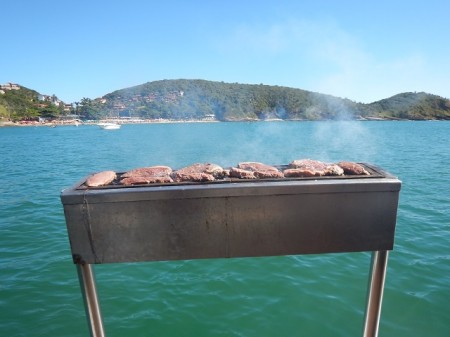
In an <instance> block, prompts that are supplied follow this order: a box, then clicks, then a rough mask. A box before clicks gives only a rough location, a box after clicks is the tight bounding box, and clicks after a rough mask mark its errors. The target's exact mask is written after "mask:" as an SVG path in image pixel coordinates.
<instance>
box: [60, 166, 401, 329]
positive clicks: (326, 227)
mask: <svg viewBox="0 0 450 337" xmlns="http://www.w3.org/2000/svg"><path fill="white" fill-rule="evenodd" d="M363 165H364V167H365V168H366V169H367V170H368V171H369V172H370V175H365V176H340V177H312V178H284V179H283V178H282V179H259V180H252V181H248V180H231V179H223V180H219V181H216V182H211V183H174V184H153V185H143V186H132V187H123V186H121V185H117V184H114V183H113V184H111V185H109V186H105V187H101V188H88V187H86V186H85V185H84V181H85V179H84V180H83V181H81V182H79V183H78V184H76V185H75V186H73V187H72V188H69V189H67V190H64V191H63V192H62V193H61V200H62V203H63V206H64V213H65V218H66V224H67V230H68V234H69V240H70V245H71V250H72V255H73V260H74V263H75V264H76V265H77V269H78V272H79V275H80V284H81V289H82V292H83V298H84V299H85V304H86V312H87V315H88V317H89V318H90V328H91V333H92V335H93V336H104V329H103V323H102V319H101V314H100V307H99V304H98V300H97V294H96V287H95V278H94V275H93V269H92V265H93V264H99V263H117V262H139V261H161V260H165V261H167V260H187V259H205V258H233V257H255V256H276V255H295V254H319V253H338V252H360V251H371V252H373V253H372V269H371V274H370V284H369V291H368V299H367V308H366V318H365V324H364V333H363V334H364V336H376V335H377V333H378V324H379V316H380V309H381V299H382V291H383V287H384V279H385V272H386V265H387V257H388V251H389V250H392V249H393V246H394V233H395V225H396V217H397V206H398V198H399V191H400V187H401V182H400V181H399V180H398V179H397V178H396V177H394V176H393V175H391V174H390V173H388V172H386V171H384V170H382V169H381V168H379V167H377V166H374V165H369V164H363Z"/></svg>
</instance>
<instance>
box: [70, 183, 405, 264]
mask: <svg viewBox="0 0 450 337" xmlns="http://www.w3.org/2000/svg"><path fill="white" fill-rule="evenodd" d="M369 185H370V184H368V185H362V184H356V185H355V186H356V187H355V188H351V186H350V185H349V184H346V185H345V188H339V185H336V186H333V187H332V188H330V187H327V188H325V189H324V188H320V186H318V188H317V191H316V193H315V192H314V191H312V190H311V189H314V186H312V185H311V184H309V185H308V186H307V188H306V189H305V188H301V186H298V187H296V186H291V187H286V188H287V189H288V190H289V193H286V194H285V193H282V192H283V189H279V188H277V189H276V191H277V192H278V193H273V194H267V189H261V191H264V193H258V191H257V189H256V190H250V189H247V190H244V191H243V192H242V193H235V192H233V193H227V191H226V189H224V190H223V191H220V190H215V191H214V192H212V193H210V195H208V193H205V192H202V193H199V194H198V196H195V195H193V196H189V197H188V198H184V197H183V195H184V194H186V193H184V194H183V193H180V194H178V197H177V193H174V194H173V195H172V197H171V198H165V197H164V198H161V199H158V198H157V197H155V195H154V194H152V193H151V192H149V195H148V198H146V197H145V193H144V194H140V197H139V198H138V200H134V199H133V198H132V199H130V201H123V200H127V198H126V197H124V195H123V193H126V191H125V190H124V191H122V192H120V195H121V198H119V199H121V200H122V201H120V202H114V198H113V197H111V196H109V197H107V198H104V200H106V201H104V202H103V201H102V199H99V198H97V199H96V198H93V199H92V200H93V201H94V202H92V203H91V202H90V200H89V195H85V196H84V199H83V200H84V202H83V204H76V203H74V202H73V198H69V199H70V200H71V203H68V204H64V200H63V204H64V209H65V215H66V224H67V228H68V233H69V239H70V243H71V249H72V253H73V255H74V256H75V260H76V261H75V262H77V261H82V262H85V263H111V262H137V261H158V260H178V259H183V260H184V259H199V258H228V257H250V256H275V255H294V254H316V253H334V252H356V251H376V250H391V249H393V245H394V232H395V224H396V215H397V205H398V196H399V189H400V188H399V186H400V183H399V181H398V180H395V181H392V183H389V182H387V183H386V182H383V184H381V185H378V186H382V187H381V188H379V187H377V188H374V187H373V186H369ZM296 189H297V190H296ZM245 191H251V192H252V193H245ZM114 193H117V192H114ZM66 194H67V195H69V197H70V192H69V193H66ZM221 194H222V195H221ZM63 199H64V198H63Z"/></svg>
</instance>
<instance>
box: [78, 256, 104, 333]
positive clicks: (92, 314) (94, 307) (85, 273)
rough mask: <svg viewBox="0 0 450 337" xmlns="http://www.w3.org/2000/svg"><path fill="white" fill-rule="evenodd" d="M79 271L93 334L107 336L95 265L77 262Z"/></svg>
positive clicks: (85, 306) (90, 328)
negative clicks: (101, 310)
mask: <svg viewBox="0 0 450 337" xmlns="http://www.w3.org/2000/svg"><path fill="white" fill-rule="evenodd" d="M77 271H78V278H79V280H80V287H81V292H82V295H83V300H84V308H85V310H86V316H87V319H88V325H89V330H90V333H91V336H92V337H105V331H104V329H103V320H102V314H101V312H100V303H99V302H98V296H97V287H96V286H95V277H94V270H93V266H92V265H91V264H77Z"/></svg>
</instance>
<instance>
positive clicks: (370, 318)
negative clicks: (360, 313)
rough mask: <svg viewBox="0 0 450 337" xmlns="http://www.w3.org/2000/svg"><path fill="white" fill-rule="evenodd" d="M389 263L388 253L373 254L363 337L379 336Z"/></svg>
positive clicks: (378, 252)
mask: <svg viewBox="0 0 450 337" xmlns="http://www.w3.org/2000/svg"><path fill="white" fill-rule="evenodd" d="M387 261H388V251H386V250H381V251H374V252H372V265H371V270H370V275H369V287H368V291H367V307H366V315H365V319H364V333H363V337H377V336H378V327H379V324H380V315H381V302H382V301H383V290H384V281H385V279H386V269H387Z"/></svg>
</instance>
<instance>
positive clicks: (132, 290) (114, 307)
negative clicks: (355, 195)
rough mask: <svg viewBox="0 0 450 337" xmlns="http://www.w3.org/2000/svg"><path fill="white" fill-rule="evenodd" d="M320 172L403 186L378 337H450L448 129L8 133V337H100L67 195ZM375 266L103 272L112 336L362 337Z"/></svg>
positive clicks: (146, 266)
mask: <svg viewBox="0 0 450 337" xmlns="http://www.w3.org/2000/svg"><path fill="white" fill-rule="evenodd" d="M302 158H311V159H317V160H322V161H327V162H337V161H341V160H349V161H356V162H367V163H372V164H375V165H378V166H380V167H382V168H383V169H385V170H387V171H388V172H390V173H392V174H393V175H395V176H396V177H398V178H399V179H400V180H401V181H402V189H401V192H400V202H399V209H398V219H397V226H396V233H395V245H394V249H393V250H392V251H391V252H390V254H389V263H388V269H387V277H386V284H385V290H384V298H383V305H382V311H381V321H380V327H379V336H383V337H412V336H414V337H420V336H423V337H429V336H433V337H447V336H450V122H444V121H442V122H432V121H420V122H419V121H329V122H324V121H321V122H305V121H301V122H300V121H298V122H297V121H295V122H294V121H292V122H286V121H284V122H281V121H279V122H278V121H271V122H232V123H155V124H135V125H132V124H129V125H123V126H122V127H121V129H119V130H101V129H100V128H98V127H97V126H95V125H80V126H78V127H76V126H58V127H56V128H50V127H34V126H30V127H1V128H0V172H2V177H1V183H0V336H5V337H6V336H8V337H12V336H15V337H19V336H27V337H29V336H46V337H49V336H52V337H55V336H65V337H69V336H71V337H81V336H89V330H88V325H87V319H86V315H85V311H84V306H83V301H82V297H81V292H80V287H79V282H78V276H77V272H76V267H75V265H74V264H73V262H72V257H71V251H70V244H69V240H68V235H67V230H66V224H65V218H64V213H63V208H62V204H61V201H60V193H61V191H62V190H63V189H66V188H69V187H71V186H73V185H74V184H75V183H76V182H78V181H80V180H81V179H82V178H84V177H86V176H87V175H89V174H91V173H93V172H98V171H102V170H115V171H118V172H123V171H127V170H130V169H133V168H137V167H144V166H150V165H168V166H171V167H173V168H181V167H184V166H187V165H190V164H193V163H201V162H203V163H204V162H210V163H216V164H219V165H221V166H224V167H230V166H233V165H236V164H237V163H239V162H242V161H259V162H263V163H266V164H287V163H289V162H290V161H292V160H294V159H302ZM370 260H371V253H370V252H360V253H338V254H324V255H319V254H317V255H299V256H279V257H259V258H237V259H210V260H208V259H206V260H189V261H170V262H167V261H163V262H143V263H124V264H101V265H95V266H94V270H95V277H96V280H97V288H98V293H99V298H100V304H101V310H102V314H103V320H104V326H105V331H106V335H107V336H116V337H121V336H158V337H169V336H170V337H184V336H186V337H187V336H195V337H203V336H205V337H206V336H208V337H215V336H217V337H218V336H223V337H233V336H242V337H280V336H282V337H299V336H321V337H323V336H325V337H326V336H330V337H334V336H342V337H344V336H345V337H348V336H361V335H362V331H363V321H364V311H365V302H366V294H367V285H368V275H369V270H370Z"/></svg>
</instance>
